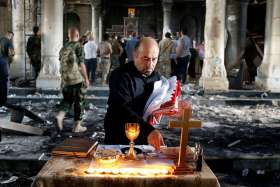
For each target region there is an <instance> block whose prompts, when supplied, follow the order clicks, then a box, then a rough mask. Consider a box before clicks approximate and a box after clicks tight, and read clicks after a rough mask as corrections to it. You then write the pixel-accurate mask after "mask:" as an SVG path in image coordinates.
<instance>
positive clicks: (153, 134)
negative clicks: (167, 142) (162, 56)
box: [104, 37, 164, 149]
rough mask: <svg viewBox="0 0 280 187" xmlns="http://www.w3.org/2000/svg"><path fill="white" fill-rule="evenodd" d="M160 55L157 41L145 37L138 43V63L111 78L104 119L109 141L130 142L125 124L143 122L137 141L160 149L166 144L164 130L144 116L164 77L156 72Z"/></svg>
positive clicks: (135, 61)
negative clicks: (161, 132) (161, 77)
mask: <svg viewBox="0 0 280 187" xmlns="http://www.w3.org/2000/svg"><path fill="white" fill-rule="evenodd" d="M158 54H159V48H158V45H157V42H156V41H155V40H154V39H153V38H150V37H144V38H142V39H141V40H140V42H139V43H138V44H137V45H136V46H135V50H134V62H132V63H127V64H125V65H123V66H120V67H119V68H117V69H116V70H114V71H113V72H112V75H111V77H110V79H109V88H110V94H109V99H108V106H109V107H108V109H107V114H106V116H105V122H104V126H105V143H106V144H128V139H127V138H126V135H125V123H131V122H132V123H133V122H136V123H139V124H140V135H139V137H138V138H137V139H136V143H137V144H150V145H153V146H154V147H155V148H156V149H159V148H160V146H161V145H164V142H163V138H162V136H161V134H160V132H159V131H158V130H156V129H155V128H154V127H153V126H151V125H150V124H148V123H147V122H146V121H144V120H143V118H142V117H143V113H144V111H143V110H144V107H145V104H146V102H147V100H148V98H149V96H150V95H151V93H152V91H153V85H154V82H155V81H157V80H159V79H160V76H159V74H158V73H156V72H154V69H155V66H156V64H157V57H158Z"/></svg>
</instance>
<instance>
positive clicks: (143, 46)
mask: <svg viewBox="0 0 280 187" xmlns="http://www.w3.org/2000/svg"><path fill="white" fill-rule="evenodd" d="M158 54H159V47H158V44H157V42H156V40H155V39H153V38H151V37H143V38H142V39H141V40H140V41H139V43H138V44H137V45H136V46H135V50H134V64H135V67H136V68H137V70H138V71H139V72H140V73H141V74H142V75H144V76H149V75H151V73H152V72H153V71H154V69H155V67H156V64H157V60H158Z"/></svg>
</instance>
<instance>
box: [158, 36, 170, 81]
mask: <svg viewBox="0 0 280 187" xmlns="http://www.w3.org/2000/svg"><path fill="white" fill-rule="evenodd" d="M172 47H173V42H172V40H171V33H169V32H167V33H165V38H164V39H162V40H161V41H160V42H159V58H158V64H157V66H158V70H159V73H160V74H161V75H163V76H165V77H169V76H170V75H171V59H170V54H171V52H172Z"/></svg>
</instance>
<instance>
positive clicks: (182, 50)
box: [176, 29, 191, 84]
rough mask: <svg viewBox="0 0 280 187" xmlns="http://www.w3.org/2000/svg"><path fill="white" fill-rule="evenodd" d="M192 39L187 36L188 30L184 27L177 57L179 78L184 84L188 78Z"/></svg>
mask: <svg viewBox="0 0 280 187" xmlns="http://www.w3.org/2000/svg"><path fill="white" fill-rule="evenodd" d="M190 47H191V41H190V38H189V37H188V36H187V30H186V29H182V30H181V32H180V39H179V41H178V46H177V48H176V57H177V72H176V75H177V79H178V80H180V81H181V82H182V83H183V84H185V83H186V80H187V70H188V65H189V61H190V57H191V52H190Z"/></svg>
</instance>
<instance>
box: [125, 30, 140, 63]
mask: <svg viewBox="0 0 280 187" xmlns="http://www.w3.org/2000/svg"><path fill="white" fill-rule="evenodd" d="M138 41H139V40H138V38H137V36H136V32H133V33H132V38H131V39H130V40H127V42H126V45H125V51H126V54H127V61H128V63H129V62H133V52H134V48H135V46H136V44H137V42H138Z"/></svg>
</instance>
